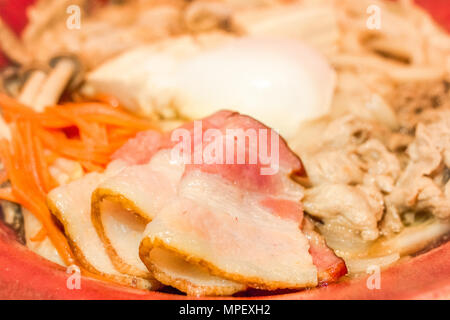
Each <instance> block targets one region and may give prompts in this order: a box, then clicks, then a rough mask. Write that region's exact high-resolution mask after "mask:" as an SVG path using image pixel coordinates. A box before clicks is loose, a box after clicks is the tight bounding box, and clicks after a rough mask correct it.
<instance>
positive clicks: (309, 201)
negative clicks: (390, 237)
mask: <svg viewBox="0 0 450 320" xmlns="http://www.w3.org/2000/svg"><path fill="white" fill-rule="evenodd" d="M303 204H304V206H305V211H306V212H308V213H309V214H311V215H313V216H315V217H317V218H320V219H322V220H323V221H324V222H325V223H332V224H338V225H343V226H346V227H348V228H350V229H354V230H357V231H358V232H359V233H360V235H361V237H362V238H363V239H365V240H374V239H376V238H377V237H378V235H379V231H378V220H379V219H380V218H381V215H382V213H383V205H382V203H381V204H380V203H379V202H378V201H376V199H372V198H371V195H370V193H369V192H368V191H367V190H366V189H364V188H363V187H359V186H349V185H345V184H323V185H320V186H318V187H314V188H311V189H307V190H305V198H304V200H303Z"/></svg>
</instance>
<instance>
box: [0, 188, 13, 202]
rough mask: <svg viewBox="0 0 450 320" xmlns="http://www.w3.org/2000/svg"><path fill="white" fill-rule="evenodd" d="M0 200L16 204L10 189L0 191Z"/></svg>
mask: <svg viewBox="0 0 450 320" xmlns="http://www.w3.org/2000/svg"><path fill="white" fill-rule="evenodd" d="M0 199H2V200H7V201H11V202H16V203H17V199H16V197H15V196H14V195H13V193H12V189H11V188H10V187H6V188H1V189H0Z"/></svg>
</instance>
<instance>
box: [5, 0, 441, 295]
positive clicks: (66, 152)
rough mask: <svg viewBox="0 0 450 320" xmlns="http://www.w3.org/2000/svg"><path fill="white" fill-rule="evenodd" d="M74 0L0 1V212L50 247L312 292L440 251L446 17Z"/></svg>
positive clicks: (154, 287) (114, 271) (277, 1)
mask: <svg viewBox="0 0 450 320" xmlns="http://www.w3.org/2000/svg"><path fill="white" fill-rule="evenodd" d="M70 4H71V5H75V6H76V7H74V8H75V11H73V12H72V11H71V14H76V12H77V10H80V13H82V14H83V17H85V18H83V20H82V21H81V22H80V23H82V25H83V27H82V28H80V29H77V25H76V24H77V21H76V19H75V20H70V23H72V24H71V25H70V28H69V27H68V24H67V23H69V22H68V21H67V19H66V18H67V13H66V11H65V8H66V7H67V6H68V5H69V2H67V1H58V2H57V1H54V0H40V1H37V3H36V4H35V5H33V6H31V7H30V10H29V16H30V19H29V20H30V21H29V24H28V25H27V27H26V29H25V30H24V32H23V34H22V35H21V36H20V37H17V36H16V35H15V34H14V33H13V32H12V31H11V30H10V29H9V27H8V26H7V25H6V24H5V23H3V22H2V21H0V39H1V41H2V42H1V48H2V50H3V51H4V52H5V53H6V54H7V55H8V57H9V58H10V59H11V61H13V62H14V64H11V65H9V66H7V67H5V68H4V70H3V71H2V72H1V73H0V78H1V81H0V85H1V86H0V110H1V117H0V138H1V142H0V160H1V166H0V199H1V215H0V218H1V220H2V221H1V222H0V223H2V224H3V223H4V224H6V225H7V226H9V227H10V228H11V229H12V230H13V231H14V233H15V234H16V238H17V239H18V241H20V242H21V243H22V244H24V245H25V246H26V247H27V248H28V249H29V250H31V251H33V252H34V253H37V254H38V255H40V256H41V257H43V258H45V259H47V260H50V261H52V262H53V263H54V264H55V265H54V266H55V268H61V267H65V268H72V267H73V266H76V267H77V268H78V269H79V270H80V272H81V273H82V275H83V276H85V277H91V278H95V279H97V280H101V281H103V282H109V283H116V284H119V285H122V286H125V287H128V288H135V289H140V290H141V291H139V292H145V291H162V292H167V291H168V290H169V291H170V292H173V291H174V289H176V292H177V293H178V294H186V295H188V296H246V295H252V296H253V295H259V294H264V295H266V294H268V293H269V294H277V293H280V292H281V293H284V292H291V291H295V292H297V291H303V293H304V295H305V297H306V296H311V297H315V295H316V293H315V292H321V290H322V289H320V288H321V287H323V286H330V288H343V287H344V286H346V285H350V284H353V285H355V286H356V287H358V288H359V286H360V283H362V282H363V281H364V276H365V275H367V273H370V270H372V269H373V268H374V267H375V268H380V269H381V272H383V273H385V274H387V275H388V277H391V278H392V277H393V275H395V274H396V273H397V271H396V270H398V269H397V268H399V269H401V266H402V265H405V270H406V271H405V273H408V274H410V273H411V270H412V268H413V267H411V266H416V265H423V261H426V259H428V258H427V257H430V256H431V257H434V253H433V252H435V251H432V252H429V253H428V251H430V250H431V249H433V248H435V247H437V246H441V247H440V248H439V249H436V250H441V251H440V252H442V251H445V250H448V249H446V248H448V244H447V242H448V236H449V235H450V182H449V178H450V169H449V168H450V158H449V157H450V109H449V107H450V104H449V103H448V102H447V100H448V99H449V98H450V75H449V73H450V60H449V56H450V37H449V36H448V34H447V33H446V32H445V31H444V30H442V29H441V28H440V27H439V26H438V25H437V24H436V23H435V22H433V20H432V19H431V18H430V17H429V16H428V15H427V14H426V13H425V12H424V11H423V10H422V9H420V8H419V7H417V6H416V5H414V4H413V3H412V2H411V1H400V2H398V3H396V2H390V1H368V0H367V1H366V0H364V1H358V2H355V1H347V0H345V1H335V0H319V1H308V0H291V1H283V0H253V1H246V2H245V4H244V3H243V2H241V1H233V0H209V1H206V0H196V1H183V0H161V1H122V2H120V3H115V2H114V3H109V2H108V3H106V4H105V3H99V2H97V1H84V0H79V1H75V2H73V1H72V2H70ZM369 6H376V7H377V8H379V9H380V10H382V12H383V16H382V17H383V19H382V21H381V22H382V23H383V27H382V28H378V27H377V23H378V22H379V21H378V22H377V16H376V14H375V15H374V14H373V13H371V12H372V10H367V8H368V7H369ZM72 18H73V17H72ZM150 22H151V23H150ZM72 27H73V28H75V29H71V28H72ZM411 29H414V30H416V32H414V33H411V32H410V30H411ZM0 228H1V229H0V245H1V246H3V242H2V241H3V240H4V243H5V246H6V247H8V248H9V247H11V248H12V247H14V248H16V247H15V246H16V244H14V245H11V243H12V240H10V239H12V237H10V236H4V235H3V233H4V231H3V226H0ZM5 232H6V231H5ZM2 239H3V240H2ZM1 246H0V248H2V247H1ZM11 250H12V249H11ZM14 250H16V249H14ZM410 256H418V257H417V258H418V259H419V260H409V257H410ZM442 256H444V257H445V254H443V255H442ZM8 257H9V255H8ZM8 259H9V258H8ZM421 259H422V260H421ZM1 261H2V260H1V257H0V263H1ZM33 261H34V260H33ZM417 261H419V262H417ZM420 261H422V262H420ZM408 263H410V264H409V265H408ZM439 270H441V271H442V272H443V274H441V275H440V277H441V278H445V275H446V273H445V272H447V273H448V270H447V269H445V268H441V269H439ZM430 277H431V276H430ZM391 278H389V279H391ZM58 279H59V278H58ZM426 279H428V277H426ZM394 282H395V281H394V280H392V279H391V282H390V284H392V283H394ZM419 282H420V283H421V285H424V284H423V283H424V281H418V283H419ZM0 283H1V282H0ZM341 285H342V286H341ZM431 287H433V286H429V287H428V288H431ZM313 288H316V289H314V290H305V289H313ZM360 289H361V288H359V289H358V290H360ZM339 290H341V289H331V291H330V292H338V291H339ZM342 290H343V291H342V292H344V291H345V289H342ZM361 290H362V289H361ZM430 290H431V289H430ZM433 290H434V287H433ZM0 292H1V291H0ZM361 292H362V291H361ZM427 294H428V293H423V295H424V296H426V295H427ZM366 296H367V297H369V296H371V295H370V294H368V293H367V294H366V293H361V297H366Z"/></svg>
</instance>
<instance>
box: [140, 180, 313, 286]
mask: <svg viewBox="0 0 450 320" xmlns="http://www.w3.org/2000/svg"><path fill="white" fill-rule="evenodd" d="M259 196H260V195H254V194H249V193H248V192H246V191H244V192H242V190H240V189H238V188H236V187H235V186H233V185H232V184H229V183H227V182H224V180H223V179H221V178H220V177H218V176H216V175H211V174H207V173H202V172H199V171H197V172H195V173H191V174H189V175H187V176H186V177H185V178H184V179H183V182H182V186H180V191H179V197H178V199H177V200H176V201H175V202H173V203H171V204H170V205H168V206H166V207H165V208H164V209H163V210H162V211H161V212H159V213H158V215H157V216H156V218H155V219H154V220H153V221H152V222H151V223H150V224H149V225H148V226H147V228H146V231H145V236H144V240H143V242H142V243H141V250H140V253H141V258H143V257H145V255H147V254H148V252H149V249H151V248H154V247H156V248H164V249H166V250H169V251H172V252H174V253H177V254H179V255H181V256H183V257H184V258H185V259H186V260H187V261H188V262H190V263H195V264H199V265H202V266H204V267H206V268H207V269H208V270H209V271H210V272H211V273H212V274H214V275H217V276H221V277H223V278H226V279H230V280H234V281H237V282H240V283H244V284H246V285H247V286H249V287H254V288H259V289H268V290H274V289H279V288H303V287H310V286H315V285H316V284H317V270H316V267H315V266H314V265H313V263H312V258H311V256H310V254H309V252H308V250H309V244H308V240H307V239H306V237H305V236H304V235H303V234H302V232H301V231H300V229H299V225H298V224H297V223H295V222H293V221H289V220H284V219H282V218H280V217H277V216H275V215H273V214H272V213H271V212H270V211H269V210H267V209H265V208H264V207H262V206H260V205H258V203H259V201H260V199H259V198H260V197H259ZM143 260H144V258H143Z"/></svg>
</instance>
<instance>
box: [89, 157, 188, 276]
mask: <svg viewBox="0 0 450 320" xmlns="http://www.w3.org/2000/svg"><path fill="white" fill-rule="evenodd" d="M169 156H170V153H169V151H168V150H162V151H160V152H158V153H157V154H156V155H155V156H153V158H152V159H151V161H150V162H149V163H148V164H144V165H131V166H127V167H126V168H124V169H123V170H122V171H121V172H119V173H118V174H117V175H114V176H112V177H110V178H109V179H105V181H104V182H102V183H100V184H99V185H98V187H97V188H96V190H95V191H94V192H93V198H92V201H93V205H92V218H93V221H94V226H95V228H96V229H97V232H98V234H99V235H100V239H101V240H102V241H103V242H104V244H105V246H106V247H107V248H108V254H109V256H110V258H111V259H112V260H113V261H115V262H117V263H119V264H120V267H119V269H121V270H123V271H124V272H125V271H128V272H130V271H131V270H138V271H137V272H138V273H142V272H148V271H147V268H146V267H145V265H144V264H143V263H142V261H141V260H140V258H139V244H140V242H141V240H142V235H143V231H144V229H145V226H146V225H147V223H148V222H150V221H151V220H152V219H153V218H154V216H155V215H156V213H157V212H158V211H160V210H161V208H162V207H163V206H164V205H165V204H166V203H167V201H168V200H169V199H171V198H173V197H174V196H175V194H176V187H177V184H178V182H179V180H180V178H181V175H182V174H183V171H184V165H183V164H182V163H180V162H178V163H175V162H171V161H170V158H169Z"/></svg>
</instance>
